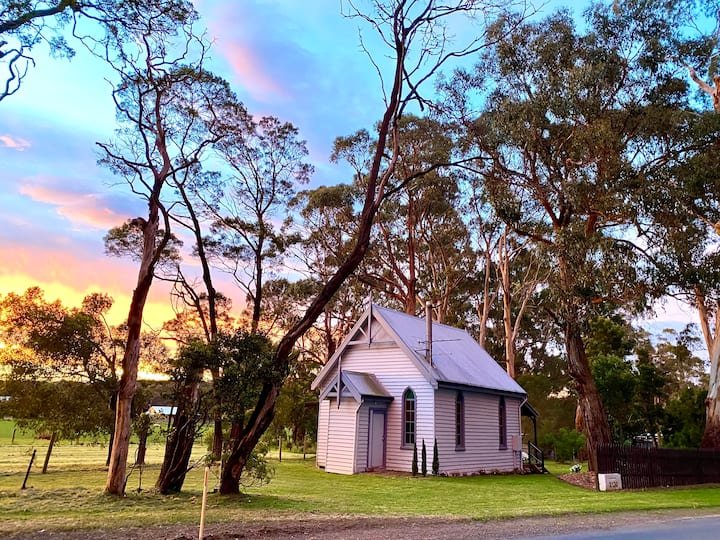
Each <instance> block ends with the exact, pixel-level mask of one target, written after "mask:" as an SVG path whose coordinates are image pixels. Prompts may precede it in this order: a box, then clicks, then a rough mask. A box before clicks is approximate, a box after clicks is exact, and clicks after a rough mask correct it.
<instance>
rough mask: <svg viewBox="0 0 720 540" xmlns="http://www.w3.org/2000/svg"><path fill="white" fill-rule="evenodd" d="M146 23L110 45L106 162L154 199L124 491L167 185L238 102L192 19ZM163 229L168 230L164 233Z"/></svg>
mask: <svg viewBox="0 0 720 540" xmlns="http://www.w3.org/2000/svg"><path fill="white" fill-rule="evenodd" d="M145 22H146V24H145V27H144V28H145V31H144V32H143V33H141V34H140V35H139V36H138V39H136V40H135V41H133V42H132V43H123V44H121V45H122V46H124V48H122V49H121V50H111V49H108V57H110V56H111V55H114V56H113V57H112V58H113V64H112V66H113V68H114V69H115V71H116V73H117V77H118V78H119V80H120V82H119V83H118V85H117V87H116V88H115V90H114V92H113V99H114V102H115V105H116V108H117V116H118V122H119V124H120V127H119V128H118V130H117V134H116V138H115V140H114V141H112V142H110V143H99V146H100V149H101V158H100V163H101V164H103V165H105V166H107V167H108V168H109V169H110V170H111V171H112V172H113V173H115V174H117V175H118V176H120V177H122V178H123V179H124V180H125V181H126V182H127V184H128V186H129V188H130V190H131V191H132V192H133V193H134V194H135V195H137V196H138V197H140V198H141V199H143V200H144V201H146V203H147V205H148V206H147V209H148V213H147V217H138V218H135V220H133V221H134V222H135V223H136V224H137V225H138V226H139V228H140V230H142V250H141V254H140V265H139V269H138V276H137V284H136V286H135V289H134V291H133V295H132V299H131V303H130V308H129V313H128V338H127V344H126V349H125V355H124V357H123V361H122V377H121V379H120V389H119V393H118V400H117V412H116V425H115V433H116V438H115V443H114V445H113V450H112V458H111V462H110V467H109V469H108V478H107V483H106V487H105V489H106V491H107V492H108V493H111V494H115V495H121V494H123V493H124V490H125V468H126V462H127V452H128V443H129V437H130V430H131V422H130V407H131V403H132V398H133V395H134V393H135V389H136V386H137V367H138V357H139V353H140V341H139V336H140V329H141V326H142V317H143V310H144V307H145V301H146V299H147V296H148V292H149V291H150V287H151V285H152V282H153V278H154V276H155V268H156V266H157V264H158V261H159V260H160V259H161V257H162V255H163V253H164V250H165V248H166V246H167V245H168V243H169V242H170V239H171V224H170V214H171V207H169V206H168V205H169V204H170V205H171V204H172V199H171V198H168V197H166V196H165V194H166V192H167V189H164V188H166V187H167V185H168V183H169V181H170V180H171V179H172V178H173V176H174V175H175V174H179V173H181V172H182V171H184V170H186V169H188V168H190V167H193V166H194V165H195V164H196V163H198V162H199V161H201V159H202V156H203V153H204V151H205V150H206V149H207V147H209V146H210V145H212V144H214V143H216V142H217V141H218V140H220V139H221V138H222V137H223V136H224V135H225V133H226V131H227V130H226V126H225V124H224V123H223V118H224V117H225V115H224V112H225V111H226V110H227V109H228V108H232V106H233V105H234V104H235V102H236V99H235V97H234V95H233V94H232V92H231V91H230V89H229V87H228V84H227V83H226V82H225V81H223V80H222V79H219V78H218V77H216V76H214V75H212V74H211V73H209V72H207V71H206V70H204V68H203V61H204V57H205V52H206V45H205V44H204V42H203V40H202V39H201V38H198V37H197V36H196V35H195V34H194V33H193V28H192V24H191V23H190V22H189V23H188V24H186V25H183V26H181V27H177V28H176V31H175V32H174V33H171V35H169V34H163V33H156V32H155V31H154V27H155V24H156V21H154V20H152V19H145ZM136 24H137V25H138V28H140V26H141V25H140V23H139V22H138V21H136ZM133 47H134V48H133ZM174 52H175V53H176V56H173V54H174ZM161 221H162V223H163V225H162V227H161V225H160V223H161ZM161 228H162V230H163V235H162V236H161V237H158V232H159V231H160V229H161Z"/></svg>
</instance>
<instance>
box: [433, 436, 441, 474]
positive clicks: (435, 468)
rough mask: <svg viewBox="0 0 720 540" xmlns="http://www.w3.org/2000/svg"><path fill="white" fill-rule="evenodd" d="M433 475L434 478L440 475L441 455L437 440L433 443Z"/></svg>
mask: <svg viewBox="0 0 720 540" xmlns="http://www.w3.org/2000/svg"><path fill="white" fill-rule="evenodd" d="M432 473H433V476H437V475H438V474H440V455H439V454H438V446H437V439H435V442H434V443H433V460H432Z"/></svg>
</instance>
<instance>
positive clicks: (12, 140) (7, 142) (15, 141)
mask: <svg viewBox="0 0 720 540" xmlns="http://www.w3.org/2000/svg"><path fill="white" fill-rule="evenodd" d="M0 143H2V145H3V146H5V147H6V148H11V149H13V150H17V151H18V152H22V151H23V150H26V149H28V148H30V147H31V146H32V145H31V144H30V142H29V141H26V140H25V139H21V138H20V137H13V136H12V135H0Z"/></svg>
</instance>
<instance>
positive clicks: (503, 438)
mask: <svg viewBox="0 0 720 540" xmlns="http://www.w3.org/2000/svg"><path fill="white" fill-rule="evenodd" d="M498 428H499V430H498V431H499V434H500V437H499V442H500V448H501V449H504V448H507V414H506V412H505V398H504V397H501V398H500V403H499V404H498Z"/></svg>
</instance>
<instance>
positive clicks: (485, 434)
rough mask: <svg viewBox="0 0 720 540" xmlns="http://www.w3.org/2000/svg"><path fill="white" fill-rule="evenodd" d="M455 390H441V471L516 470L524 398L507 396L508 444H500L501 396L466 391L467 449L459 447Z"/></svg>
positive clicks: (438, 419) (437, 418) (438, 430)
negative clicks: (514, 440) (514, 443)
mask: <svg viewBox="0 0 720 540" xmlns="http://www.w3.org/2000/svg"><path fill="white" fill-rule="evenodd" d="M456 395H457V392H456V391H455V390H445V389H443V390H438V391H437V392H436V394H435V399H436V403H437V408H436V413H435V415H436V416H435V426H436V434H437V439H438V454H439V462H440V471H441V472H443V473H447V474H473V473H478V472H483V471H485V472H488V471H495V470H498V471H512V470H514V469H515V468H516V467H517V466H518V463H517V459H516V456H515V455H514V453H513V450H512V436H513V435H517V436H520V423H519V418H520V416H519V408H520V403H521V402H520V401H519V400H516V399H512V398H508V397H506V398H505V412H506V415H505V416H506V428H507V429H506V434H507V448H502V449H501V448H500V444H499V441H500V433H499V418H498V407H499V401H500V397H499V396H495V395H488V394H482V393H478V392H463V397H464V400H465V449H464V450H458V449H456V447H455V396H456Z"/></svg>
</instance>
